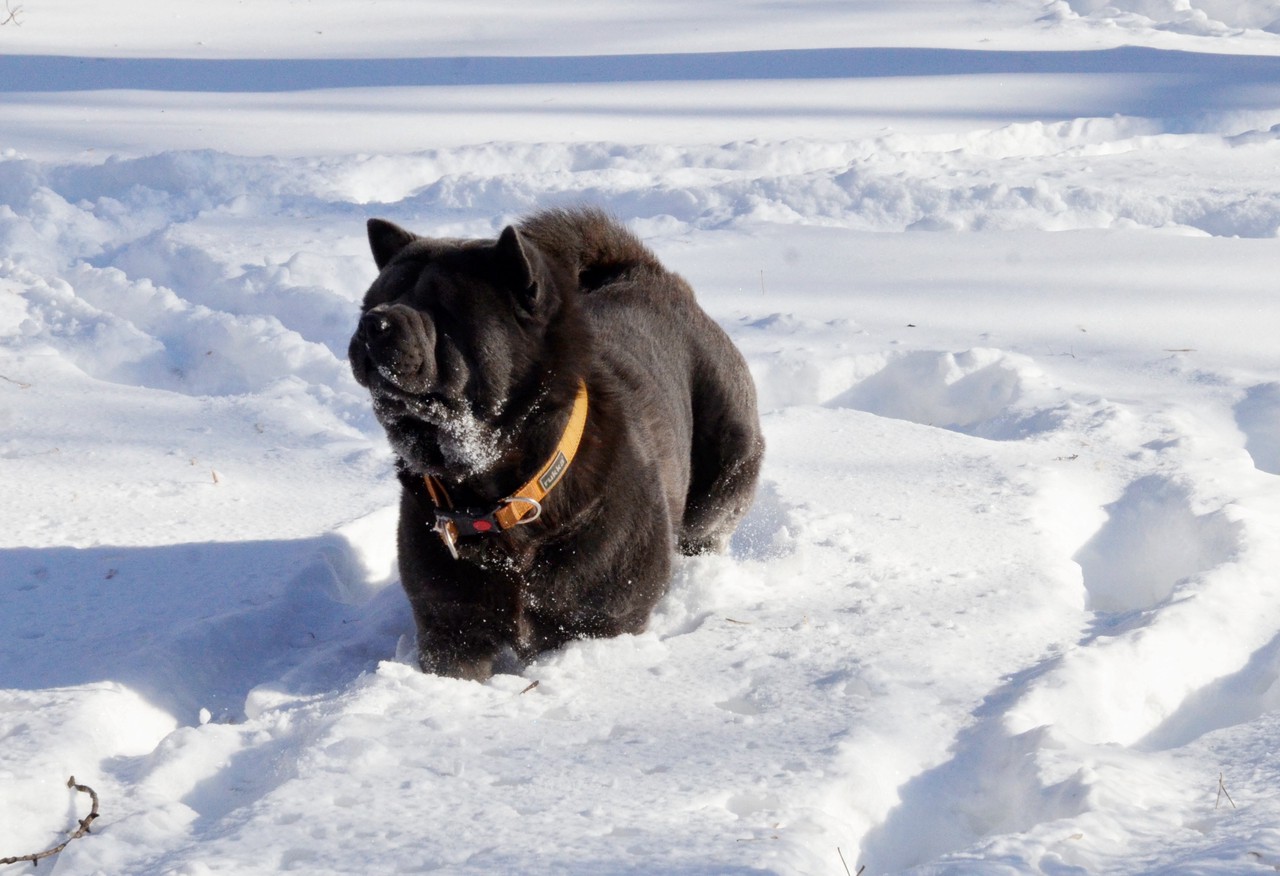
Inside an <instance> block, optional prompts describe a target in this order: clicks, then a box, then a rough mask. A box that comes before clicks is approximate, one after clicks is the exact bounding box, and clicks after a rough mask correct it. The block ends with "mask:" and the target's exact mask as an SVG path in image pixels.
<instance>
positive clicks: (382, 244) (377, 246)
mask: <svg viewBox="0 0 1280 876" xmlns="http://www.w3.org/2000/svg"><path fill="white" fill-rule="evenodd" d="M368 229H369V249H371V250H373V263H374V264H375V265H377V266H378V270H379V271H381V270H382V269H383V268H385V267H386V266H387V263H388V262H390V261H391V260H392V259H393V258H395V257H396V253H398V252H400V250H402V249H404V248H405V247H406V246H408V245H409V244H411V243H413V242H414V241H415V240H417V239H418V235H416V234H414V233H413V232H411V231H405V230H404V229H403V228H401V227H400V226H399V225H396V224H395V223H394V222H388V221H387V220H386V219H370V220H369V222H368Z"/></svg>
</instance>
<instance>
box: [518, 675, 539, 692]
mask: <svg viewBox="0 0 1280 876" xmlns="http://www.w3.org/2000/svg"><path fill="white" fill-rule="evenodd" d="M537 686H538V679H536V678H535V679H534V680H533V681H531V682H530V683H529V686H528V687H526V688H525V689H524V690H522V691H520V696H524V695H525V694H527V693H528V692H529V691H531V690H533V689H534V688H535V687H537Z"/></svg>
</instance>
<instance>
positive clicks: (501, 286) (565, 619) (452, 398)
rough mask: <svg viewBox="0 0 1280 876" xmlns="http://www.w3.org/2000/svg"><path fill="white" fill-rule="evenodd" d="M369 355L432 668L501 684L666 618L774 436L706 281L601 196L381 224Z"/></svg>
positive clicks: (743, 495)
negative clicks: (423, 227)
mask: <svg viewBox="0 0 1280 876" xmlns="http://www.w3.org/2000/svg"><path fill="white" fill-rule="evenodd" d="M369 243H370V246H371V247H372V249H373V257H374V261H375V262H376V264H377V266H378V269H379V271H380V273H379V275H378V278H377V279H376V280H375V281H374V282H373V285H372V286H371V287H370V288H369V291H368V293H367V294H366V295H365V299H364V313H363V316H362V317H361V319H360V324H359V327H358V328H357V329H356V333H355V336H354V337H353V338H352V339H351V349H350V357H351V367H352V370H353V371H354V373H355V377H356V379H357V380H358V381H359V382H360V383H361V384H362V385H363V386H365V387H367V388H368V389H369V391H370V393H371V394H372V396H373V410H374V413H375V414H376V416H377V418H378V420H379V422H380V423H381V424H382V425H383V427H384V428H385V429H386V432H387V437H388V438H389V439H390V442H391V446H392V448H393V449H394V450H395V452H396V454H397V457H398V465H399V470H400V479H401V482H402V484H403V486H404V489H403V495H402V497H401V502H400V527H399V558H400V578H401V581H402V582H403V585H404V589H405V592H406V593H407V594H408V596H409V601H410V602H411V603H412V606H413V611H414V616H415V618H416V620H417V625H418V646H419V655H420V660H421V663H422V667H423V669H425V670H426V671H429V672H436V673H440V674H444V675H454V676H460V677H463V678H472V679H484V678H487V677H488V676H489V675H490V674H491V673H492V672H493V664H494V659H495V657H497V655H498V654H499V653H500V652H501V651H502V650H503V648H504V647H506V646H510V647H512V648H513V649H514V650H515V652H516V654H517V655H518V656H519V657H520V658H521V659H525V660H527V659H530V658H532V657H533V656H534V655H536V654H537V653H538V652H540V651H543V650H546V649H549V648H554V647H557V646H559V645H561V644H563V643H564V642H566V641H568V640H570V639H574V638H580V637H600V636H614V635H618V634H620V633H635V632H639V631H641V630H643V629H644V626H645V624H646V622H647V621H648V617H649V612H650V610H651V609H652V608H653V606H654V604H655V603H656V602H657V600H658V599H659V598H660V597H661V596H662V594H663V593H664V591H665V590H666V587H667V582H668V578H669V576H670V571H671V561H672V557H673V555H674V554H675V552H676V550H677V549H679V550H681V551H683V552H685V553H687V554H694V553H701V552H704V551H711V550H718V549H721V548H723V547H724V545H725V543H726V541H727V540H728V537H729V536H730V534H731V533H732V532H733V529H734V527H735V526H736V525H737V522H738V520H739V518H740V517H741V516H742V514H743V512H744V511H745V510H746V508H747V506H748V505H749V504H750V502H751V497H752V494H753V492H754V490H755V483H756V477H757V474H758V473H759V469H760V459H761V455H762V453H763V450H764V442H763V440H762V438H761V436H760V423H759V418H758V416H757V413H756V401H755V389H754V387H753V386H752V382H751V377H750V375H749V374H748V372H747V368H746V364H745V363H744V361H743V359H742V356H741V355H740V354H739V352H738V351H737V349H736V348H735V347H734V346H733V344H732V342H730V340H729V338H728V337H727V336H726V335H725V333H724V332H723V331H722V330H721V329H720V328H719V327H718V326H717V325H716V324H715V323H714V322H712V321H711V319H710V318H709V317H708V316H707V315H706V313H704V312H703V310H702V309H701V308H700V307H699V306H698V304H697V302H696V301H695V300H694V296H693V292H692V290H691V289H690V288H689V286H688V284H687V283H686V282H685V281H684V280H683V279H681V278H680V277H678V276H677V275H675V274H672V273H670V272H668V271H667V270H666V269H665V268H663V267H662V265H661V264H660V263H659V262H658V259H657V257H655V256H654V255H653V253H652V252H650V251H649V250H648V249H647V248H646V247H645V246H644V245H643V244H642V243H640V241H639V240H638V239H637V238H636V237H635V236H634V235H632V234H631V233H630V232H628V231H627V230H625V229H624V228H622V227H621V226H620V225H618V224H617V223H615V222H614V221H612V220H611V219H609V218H608V217H607V216H605V215H604V214H603V213H601V212H598V211H595V210H573V211H568V210H555V211H550V212H545V213H540V214H538V215H535V216H533V217H532V218H530V219H528V220H526V221H524V222H522V223H521V224H520V225H519V226H518V227H515V226H513V227H508V228H507V229H505V230H504V231H503V232H502V234H501V236H500V237H499V238H498V239H497V240H496V241H493V240H433V239H428V238H422V237H418V236H416V235H414V234H411V233H409V232H408V231H405V230H404V229H402V228H399V227H397V226H395V225H392V224H391V223H389V222H385V221H382V220H379V219H373V220H370V222H369Z"/></svg>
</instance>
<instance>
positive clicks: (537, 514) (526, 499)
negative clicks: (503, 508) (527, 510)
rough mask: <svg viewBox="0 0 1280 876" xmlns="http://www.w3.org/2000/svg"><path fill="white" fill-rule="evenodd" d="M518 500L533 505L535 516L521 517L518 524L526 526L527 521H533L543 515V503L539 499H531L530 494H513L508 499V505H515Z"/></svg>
mask: <svg viewBox="0 0 1280 876" xmlns="http://www.w3.org/2000/svg"><path fill="white" fill-rule="evenodd" d="M516 502H524V503H526V504H528V505H532V506H533V516H532V517H521V518H520V519H519V520H517V521H516V526H524V525H525V524H526V523H532V522H533V521H535V520H537V519H538V518H539V517H541V516H542V503H541V502H539V501H538V500H537V499H530V498H529V497H528V496H512V497H511V498H510V499H508V500H507V504H508V505H514V504H515V503H516Z"/></svg>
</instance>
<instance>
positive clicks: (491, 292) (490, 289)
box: [348, 219, 547, 476]
mask: <svg viewBox="0 0 1280 876" xmlns="http://www.w3.org/2000/svg"><path fill="white" fill-rule="evenodd" d="M369 241H370V245H371V247H372V249H373V256H374V261H375V263H376V264H377V266H378V268H379V271H380V273H379V275H378V278H377V279H376V280H375V281H374V282H373V285H372V286H371V287H370V288H369V291H368V292H367V293H366V295H365V299H364V306H363V313H362V315H361V318H360V323H359V325H358V326H357V328H356V331H355V334H354V335H353V336H352V338H351V346H350V349H349V351H348V355H349V357H350V360H351V369H352V372H353V373H354V374H355V378H356V380H357V381H359V382H360V384H361V385H362V386H365V387H366V388H368V390H369V392H370V394H371V395H372V397H373V411H374V414H375V416H377V418H378V421H379V422H380V423H381V424H382V426H383V428H384V429H385V430H386V432H387V437H388V438H389V439H390V441H391V445H392V448H393V449H394V450H395V451H396V453H397V454H398V455H399V456H400V457H401V458H402V459H403V460H404V461H405V462H406V463H408V464H409V466H410V468H411V469H413V470H415V471H419V472H424V473H431V474H438V475H445V474H452V475H455V476H469V475H474V474H479V473H481V472H483V471H486V470H487V469H489V468H490V467H492V466H493V465H494V463H496V462H497V461H498V459H499V458H500V457H501V455H502V453H503V446H504V440H505V439H509V438H510V436H506V435H504V428H505V427H507V426H509V425H510V424H509V423H507V422H505V418H504V415H505V414H506V413H507V410H506V409H507V405H508V399H510V398H511V396H512V393H513V392H514V391H515V390H516V389H517V387H518V386H520V385H521V384H523V383H525V382H527V380H528V379H529V378H530V376H531V375H532V376H533V377H535V378H536V374H535V373H534V372H535V370H536V368H535V366H536V363H537V362H538V360H539V350H540V346H541V335H542V332H543V330H544V328H545V322H546V321H545V315H546V312H547V307H546V306H545V305H546V300H545V299H546V298H547V295H546V294H545V292H544V291H543V289H542V288H541V287H542V286H543V285H545V284H542V283H540V273H541V271H540V270H539V269H540V263H541V259H540V257H539V256H538V253H537V251H536V250H535V249H534V248H533V247H531V246H530V245H528V244H527V243H526V242H525V241H523V240H522V239H521V237H520V234H519V232H517V231H516V230H515V229H514V228H507V229H506V230H505V231H504V232H503V233H502V236H501V237H500V238H499V239H498V240H497V241H496V242H495V241H492V240H489V241H459V240H433V239H428V238H421V237H417V236H416V235H413V234H411V233H410V232H408V231H405V230H404V229H402V228H399V227H397V226H395V225H392V224H391V223H389V222H383V221H381V220H376V219H375V220H371V221H370V223H369Z"/></svg>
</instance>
